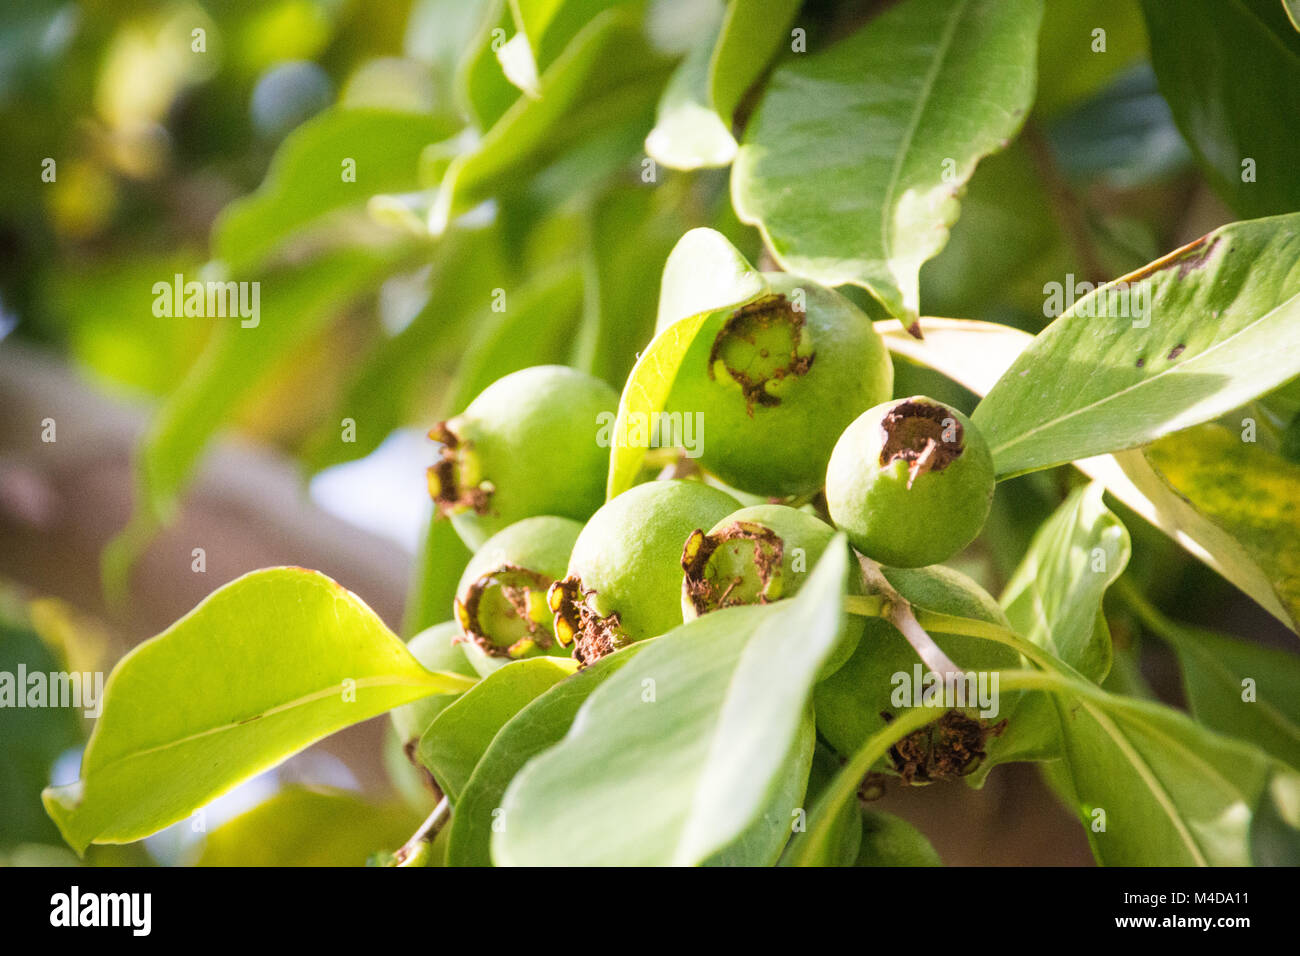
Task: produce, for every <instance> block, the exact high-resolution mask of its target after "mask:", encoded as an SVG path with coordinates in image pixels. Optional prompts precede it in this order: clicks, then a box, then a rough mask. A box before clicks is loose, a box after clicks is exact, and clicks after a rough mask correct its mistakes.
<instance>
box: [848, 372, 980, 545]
mask: <svg viewBox="0 0 1300 956" xmlns="http://www.w3.org/2000/svg"><path fill="white" fill-rule="evenodd" d="M995 484H996V481H995V477H994V471H993V457H992V456H991V455H990V454H989V449H988V445H987V444H985V442H984V438H983V436H981V435H980V433H979V432H978V431H977V430H976V428H975V426H974V425H972V424H971V421H970V419H969V418H967V417H966V416H965V415H963V414H961V412H958V411H956V410H955V409H952V408H949V407H948V406H946V405H942V404H940V403H939V402H936V401H935V400H934V399H931V398H926V397H925V396H923V395H917V396H913V397H912V398H901V399H896V400H895V401H892V402H885V403H884V404H883V405H877V406H876V407H875V408H872V409H871V410H869V411H867V412H865V413H864V414H863V415H861V416H860V417H859V418H858V419H857V420H856V421H855V422H853V424H852V425H850V426H849V427H848V428H846V429H845V430H844V434H843V435H841V436H840V440H839V441H838V442H837V443H836V444H835V451H834V453H833V454H832V455H831V462H830V467H829V468H828V469H827V471H826V504H827V506H828V508H829V510H830V515H831V520H833V521H834V522H835V524H836V526H837V527H839V528H841V529H843V530H844V531H845V532H846V533H847V534H848V536H849V540H850V541H851V542H852V543H853V546H854V547H855V548H857V549H858V550H859V551H861V552H862V553H863V554H865V555H866V556H867V557H869V558H872V559H873V560H875V561H879V562H880V563H882V564H887V565H891V566H893V567H900V568H915V567H922V566H925V565H930V564H938V563H939V562H940V561H946V560H947V559H948V558H951V557H952V556H953V555H954V554H956V553H957V552H958V551H960V550H961V549H962V548H964V547H966V545H968V544H970V543H971V542H972V541H974V540H975V537H976V535H978V534H979V533H980V529H981V528H983V527H984V521H985V519H986V518H987V517H988V513H989V507H990V506H991V505H992V503H993V488H994V485H995Z"/></svg>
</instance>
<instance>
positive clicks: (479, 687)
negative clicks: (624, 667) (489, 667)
mask: <svg viewBox="0 0 1300 956" xmlns="http://www.w3.org/2000/svg"><path fill="white" fill-rule="evenodd" d="M577 666H578V665H577V662H576V661H574V660H571V659H568V658H559V657H534V658H530V659H528V660H522V661H511V662H510V663H509V664H506V665H505V666H504V667H500V668H498V669H497V670H495V671H493V672H492V673H491V674H489V675H488V676H487V677H485V678H483V680H481V681H479V683H478V684H476V685H475V686H474V687H473V688H472V689H470V690H469V691H468V692H467V693H466V694H464V695H463V696H461V697H460V698H459V699H458V700H457V701H456V702H455V703H454V704H452V705H451V706H450V707H448V708H447V709H446V710H444V711H443V712H442V713H441V714H439V715H438V716H437V718H435V719H434V721H433V723H432V724H430V725H429V729H428V730H426V731H425V732H424V736H422V737H421V738H420V750H419V753H420V762H421V763H422V764H424V765H425V766H426V767H428V768H429V771H430V772H431V773H432V774H433V776H434V779H435V780H437V781H438V785H439V786H440V787H442V789H443V792H445V793H446V794H447V796H448V797H450V798H451V800H452V802H453V803H454V802H455V801H456V800H457V799H459V797H460V792H461V789H462V788H463V787H464V786H465V784H466V782H467V781H468V780H469V778H470V775H471V774H472V773H473V772H474V768H475V766H477V765H478V762H479V758H480V757H482V756H483V754H484V752H485V751H486V750H487V749H488V745H489V744H491V743H492V738H493V737H495V736H496V735H497V731H499V730H500V729H501V728H502V727H504V726H505V724H506V723H507V721H509V720H510V719H511V718H512V717H514V716H515V715H516V714H517V713H519V711H520V710H522V709H523V708H524V707H525V706H527V705H528V704H529V703H531V702H532V700H533V699H534V698H536V697H537V696H538V695H540V694H543V693H545V692H546V691H548V690H550V689H551V687H553V686H554V685H555V684H558V683H559V682H560V681H562V680H564V678H566V677H568V676H569V675H570V674H572V673H573V672H574V670H575V669H576V668H577Z"/></svg>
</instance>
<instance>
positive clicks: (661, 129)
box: [645, 11, 736, 169]
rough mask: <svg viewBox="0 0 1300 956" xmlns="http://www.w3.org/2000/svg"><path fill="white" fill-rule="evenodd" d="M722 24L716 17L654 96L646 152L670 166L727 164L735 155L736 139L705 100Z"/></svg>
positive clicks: (710, 166) (708, 97) (711, 166)
mask: <svg viewBox="0 0 1300 956" xmlns="http://www.w3.org/2000/svg"><path fill="white" fill-rule="evenodd" d="M719 15H720V16H721V11H719ZM721 27H722V21H721V19H719V20H718V22H717V23H715V24H714V25H713V28H712V29H711V30H709V31H707V32H705V33H704V34H703V35H702V36H700V38H699V39H698V40H697V41H696V43H695V45H694V46H693V47H692V48H691V50H690V52H688V53H687V54H686V58H685V59H684V60H682V62H681V63H680V64H679V65H678V67H677V69H676V70H675V71H674V72H673V75H672V78H671V79H670V80H669V81H668V85H667V86H666V87H665V88H664V92H663V97H662V98H661V99H660V100H659V109H658V112H657V116H656V118H655V127H654V129H652V130H651V131H650V133H649V135H648V136H646V139H645V151H646V154H647V155H648V156H650V157H651V158H652V159H654V160H655V161H656V162H659V163H663V165H665V166H667V167H669V168H670V169H707V168H713V167H718V166H726V165H727V164H728V163H730V162H731V161H732V159H734V158H735V155H736V139H735V137H734V136H732V135H731V128H730V126H729V125H728V124H727V123H726V122H725V121H724V120H723V119H722V117H721V116H719V115H718V113H717V112H716V111H715V110H714V109H713V106H712V103H711V102H710V79H711V65H712V59H713V51H714V46H715V44H716V43H717V41H718V35H719V31H720V29H721Z"/></svg>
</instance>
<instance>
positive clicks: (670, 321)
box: [606, 229, 768, 498]
mask: <svg viewBox="0 0 1300 956" xmlns="http://www.w3.org/2000/svg"><path fill="white" fill-rule="evenodd" d="M767 288H768V285H767V281H766V280H765V279H764V278H763V276H762V274H761V273H759V272H757V271H755V269H754V267H753V266H751V265H750V264H749V263H748V262H746V261H745V259H744V257H743V256H741V254H740V253H739V252H737V251H736V249H735V247H734V246H732V245H731V243H729V242H727V240H726V239H725V238H724V237H723V236H722V234H721V233H718V232H715V231H714V230H712V229H692V230H691V231H690V232H688V233H687V234H686V235H684V236H682V238H681V240H680V241H678V243H677V245H676V246H675V247H673V251H672V253H671V254H670V255H669V256H668V262H667V263H666V264H665V266H664V276H663V284H662V286H661V288H660V292H659V318H658V322H657V325H656V328H657V331H656V333H655V337H654V340H653V341H651V343H650V344H649V346H647V347H646V349H645V351H644V352H642V353H641V355H640V357H639V358H638V359H637V362H636V365H635V366H633V368H632V373H631V374H630V375H629V376H628V378H627V382H626V384H625V385H624V386H623V394H622V396H621V397H620V398H619V402H618V416H617V418H616V419H615V421H614V426H613V430H612V432H611V439H610V444H611V448H610V456H609V480H608V482H607V484H606V496H607V497H609V498H613V497H614V496H615V495H618V494H620V493H622V492H624V491H626V490H627V489H628V488H630V487H631V486H632V483H633V482H634V481H635V479H636V476H637V472H638V471H639V470H640V467H641V462H642V461H643V460H644V458H645V453H646V448H645V447H644V446H642V445H638V444H636V443H633V442H631V441H628V440H627V437H628V436H629V423H630V422H631V421H633V420H634V419H633V418H632V416H634V415H640V416H651V415H655V414H657V413H659V412H661V411H663V407H664V404H665V402H667V401H668V395H669V393H670V392H671V391H672V387H673V380H674V379H676V377H677V370H678V369H679V368H680V367H681V363H682V359H683V358H684V357H685V355H686V352H687V350H688V349H689V348H690V346H691V343H692V342H694V341H695V336H696V335H698V334H699V333H700V330H701V329H702V328H704V326H705V325H706V324H707V323H708V322H709V321H710V320H711V319H712V320H714V321H715V323H718V324H720V320H721V317H720V315H719V310H721V309H732V308H735V307H736V306H739V305H743V304H744V303H746V302H749V301H752V300H753V299H756V298H758V297H759V296H760V295H762V294H763V293H764V292H765V291H766V290H767Z"/></svg>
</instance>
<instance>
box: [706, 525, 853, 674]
mask: <svg viewBox="0 0 1300 956" xmlns="http://www.w3.org/2000/svg"><path fill="white" fill-rule="evenodd" d="M835 533H836V532H835V529H834V528H832V527H831V526H830V525H828V524H827V523H826V522H824V521H822V520H821V519H820V518H818V517H817V516H816V515H812V514H809V513H808V512H806V511H800V510H798V509H796V508H790V507H787V506H785V505H754V506H751V507H748V508H741V509H740V510H739V511H736V512H733V513H732V514H729V515H727V517H725V518H723V519H722V520H721V521H719V522H718V523H717V524H715V525H714V526H713V527H712V528H710V529H709V530H708V531H707V532H705V531H702V530H699V529H696V530H695V531H693V532H691V535H690V537H689V538H687V539H686V545H685V547H684V548H683V550H682V570H683V572H684V574H683V577H682V614H683V616H684V617H685V619H686V620H688V621H689V620H691V619H692V618H695V617H699V616H700V615H702V614H707V613H709V612H710V611H716V610H717V609H719V608H724V607H734V606H736V605H738V604H769V603H771V602H772V601H779V600H781V599H782V598H787V597H792V596H793V595H794V594H796V593H797V592H798V590H799V588H800V587H801V586H802V585H803V582H804V580H805V579H806V578H807V576H808V572H809V571H811V570H812V569H813V567H815V566H816V564H817V562H818V561H819V560H820V559H821V556H822V554H823V553H824V552H825V551H826V548H827V547H828V546H829V545H830V544H831V542H832V541H833V540H834V539H835ZM859 580H860V576H859V575H857V574H854V575H852V576H851V578H850V581H851V582H852V583H851V585H850V587H851V590H853V591H854V592H855V593H859V592H860V591H861V587H860V585H859V586H856V587H854V586H853V585H854V584H856V583H857V582H858V581H859ZM861 634H862V618H860V617H856V616H853V615H846V617H845V624H844V632H843V633H842V634H841V636H840V640H839V643H838V645H837V646H836V649H835V651H834V653H833V654H832V655H831V657H830V658H829V659H828V660H827V661H826V664H825V665H824V666H823V668H822V676H823V677H825V676H827V675H829V674H832V673H834V672H835V670H836V669H838V668H839V666H840V665H841V664H843V663H844V662H845V661H846V660H847V659H848V657H849V655H850V654H852V653H853V649H854V648H855V647H856V646H857V643H858V638H859V637H860V636H861Z"/></svg>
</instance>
